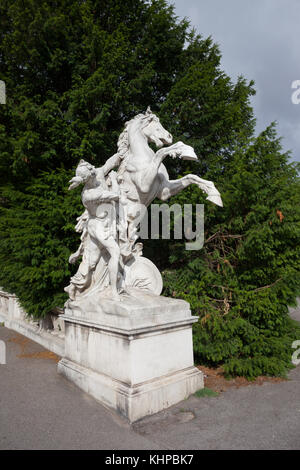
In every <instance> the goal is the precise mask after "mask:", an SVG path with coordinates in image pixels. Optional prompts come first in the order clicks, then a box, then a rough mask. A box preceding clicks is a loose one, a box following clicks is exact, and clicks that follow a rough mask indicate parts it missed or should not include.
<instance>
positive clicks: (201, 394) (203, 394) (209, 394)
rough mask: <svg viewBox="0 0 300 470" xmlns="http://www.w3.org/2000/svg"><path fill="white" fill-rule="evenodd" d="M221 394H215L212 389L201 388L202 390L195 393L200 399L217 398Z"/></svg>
mask: <svg viewBox="0 0 300 470" xmlns="http://www.w3.org/2000/svg"><path fill="white" fill-rule="evenodd" d="M218 395H219V394H218V393H217V392H214V391H213V390H211V388H206V387H204V388H201V390H198V391H197V392H196V393H195V396H196V397H198V398H202V397H217V396H218Z"/></svg>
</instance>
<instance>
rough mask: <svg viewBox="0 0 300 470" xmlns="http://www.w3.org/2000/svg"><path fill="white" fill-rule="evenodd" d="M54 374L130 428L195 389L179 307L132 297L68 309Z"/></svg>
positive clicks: (197, 377)
mask: <svg viewBox="0 0 300 470" xmlns="http://www.w3.org/2000/svg"><path fill="white" fill-rule="evenodd" d="M62 317H63V319H64V321H65V356H64V358H63V359H62V360H61V361H60V362H59V364H58V371H59V372H60V373H62V374H64V375H65V376H66V377H67V378H68V379H70V380H72V381H73V382H74V383H75V384H76V385H78V386H79V387H80V388H81V389H83V390H84V391H86V392H87V393H89V394H90V395H92V396H93V397H95V398H96V399H97V400H99V401H100V402H101V403H102V404H103V405H105V406H107V407H110V408H113V409H114V410H116V411H117V412H118V413H120V414H121V415H123V416H124V417H126V418H127V419H128V420H129V421H130V422H133V421H136V420H138V419H140V418H142V417H143V416H146V415H150V414H153V413H156V412H158V411H161V410H163V409H165V408H167V407H169V406H171V405H173V404H175V403H178V402H179V401H181V400H184V399H185V398H187V397H188V396H189V395H191V394H192V393H194V392H196V391H197V390H199V389H201V388H203V374H202V372H201V371H199V370H198V369H197V368H196V367H194V362H193V344H192V324H193V323H194V322H195V321H197V317H192V316H191V312H190V308H189V304H188V303H187V302H185V301H183V300H175V299H169V298H166V297H161V296H154V295H147V294H138V293H134V292H133V293H132V295H130V296H128V297H124V298H123V299H122V301H121V302H115V301H112V300H108V299H103V298H101V296H99V298H98V299H97V298H96V297H93V299H92V300H88V299H82V300H81V301H73V302H70V301H69V306H68V307H67V308H66V309H65V314H64V315H63V316H62Z"/></svg>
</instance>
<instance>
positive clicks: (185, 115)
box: [0, 0, 300, 378]
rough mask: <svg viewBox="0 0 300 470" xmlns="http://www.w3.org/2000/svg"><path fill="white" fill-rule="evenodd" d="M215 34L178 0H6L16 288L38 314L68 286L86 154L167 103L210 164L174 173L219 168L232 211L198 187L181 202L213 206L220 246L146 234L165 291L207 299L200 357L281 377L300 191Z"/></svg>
mask: <svg viewBox="0 0 300 470" xmlns="http://www.w3.org/2000/svg"><path fill="white" fill-rule="evenodd" d="M220 57H221V56H220V51H219V49H218V47H217V46H216V45H215V44H214V43H213V41H212V39H211V38H202V37H201V36H198V35H196V34H195V33H194V32H193V31H191V30H190V28H189V24H188V21H186V20H183V21H179V20H178V18H176V16H175V14H174V10H173V8H172V7H171V6H169V5H168V3H167V2H166V1H164V0H153V1H146V0H127V1H126V2H124V1H120V0H93V1H92V0H86V1H83V0H60V1H57V2H56V1H50V0H0V64H1V70H0V79H1V80H4V81H5V83H6V90H7V104H6V105H0V215H1V217H0V231H1V237H0V267H1V269H0V285H1V286H2V287H3V288H4V289H5V290H8V291H9V292H13V293H15V294H16V295H17V296H18V297H19V299H20V301H21V303H22V305H23V307H24V309H25V310H26V311H27V312H28V313H29V314H31V315H34V316H36V317H39V316H42V315H44V314H45V313H47V312H48V311H50V310H51V309H52V308H54V307H56V306H62V305H63V302H64V301H65V299H66V297H65V294H64V292H63V287H64V286H65V285H66V284H67V283H68V278H69V276H70V275H71V274H72V273H71V268H70V266H69V264H68V257H69V254H70V253H71V252H72V251H75V250H76V248H77V245H78V236H77V234H76V233H75V232H74V223H75V219H76V217H77V216H78V215H80V213H81V211H82V208H81V202H80V190H78V191H72V192H68V191H67V189H66V188H67V182H68V180H69V179H70V178H71V176H72V174H73V172H74V168H75V167H76V165H77V163H78V161H79V159H80V158H84V159H86V160H88V161H90V162H91V163H93V164H95V165H96V166H100V165H102V164H103V163H104V162H105V160H106V159H107V158H108V157H109V156H111V155H112V154H113V153H115V151H116V143H117V138H118V135H119V133H120V132H121V131H122V128H123V126H124V123H125V122H126V121H127V120H128V119H130V118H131V117H133V116H134V115H135V114H137V113H139V112H141V111H144V110H145V109H146V108H147V106H149V105H150V106H151V108H152V110H153V111H154V112H156V113H157V114H158V115H159V117H160V118H161V121H162V123H163V125H164V126H165V127H166V128H167V129H168V130H169V131H170V132H172V134H173V135H174V140H175V141H176V140H183V141H184V142H186V143H188V144H190V145H192V146H193V147H194V148H195V150H196V153H197V155H198V156H199V162H197V163H192V164H191V163H190V162H182V161H179V162H178V161H176V160H174V161H173V160H172V161H168V162H167V165H168V168H170V174H171V176H172V177H173V178H176V177H178V176H182V175H183V174H186V173H190V172H193V173H197V174H199V175H200V176H202V177H204V178H207V179H210V180H213V181H214V182H215V183H216V186H217V187H218V189H219V190H220V192H221V193H222V198H223V202H224V208H223V209H220V208H218V207H217V206H214V205H213V204H211V203H209V202H205V198H204V196H203V194H202V193H201V191H200V190H199V189H197V188H196V187H190V188H188V189H187V190H186V191H184V192H182V193H180V195H178V196H177V197H176V198H173V199H172V200H171V201H170V202H171V203H174V202H178V203H180V204H185V203H190V202H192V203H194V204H196V203H204V204H205V244H204V247H203V249H202V250H199V251H190V252H189V251H185V249H184V246H185V245H184V242H181V241H178V240H172V241H168V242H167V243H165V242H164V241H161V247H163V248H164V249H163V250H160V249H159V241H157V240H154V241H153V242H151V241H150V240H149V242H146V243H145V245H147V244H148V248H147V250H148V253H150V255H151V257H152V259H153V261H154V262H156V263H158V264H159V265H160V267H161V268H162V269H163V273H164V282H165V292H164V293H165V294H166V295H171V296H174V297H180V298H184V299H186V300H188V301H189V302H190V303H191V306H192V309H193V312H194V314H197V315H199V322H198V323H197V324H196V325H195V328H194V345H195V353H196V357H197V360H199V361H201V362H202V363H203V362H204V363H206V364H211V365H218V364H223V365H224V368H225V371H226V372H227V374H228V375H237V374H238V375H244V376H247V377H249V378H253V377H255V376H257V375H259V374H262V373H263V374H270V375H281V374H284V373H285V371H286V370H287V368H289V367H290V366H291V362H290V360H291V355H292V352H293V350H292V349H291V343H292V341H293V339H299V338H300V332H299V328H298V327H297V326H296V324H295V323H293V322H292V321H291V320H290V319H289V317H288V314H287V308H288V305H292V304H294V303H295V299H296V296H297V295H299V290H300V279H299V261H300V253H299V250H300V248H299V238H300V212H299V211H300V207H299V202H300V187H299V179H298V176H297V168H296V165H295V164H291V163H289V155H288V154H285V153H283V152H282V149H281V145H280V139H278V137H277V135H276V129H275V127H274V125H273V124H271V125H270V126H269V127H268V128H267V129H266V130H265V131H264V132H263V133H262V134H261V135H259V136H258V137H254V125H255V120H254V116H253V111H252V108H251V106H250V101H249V100H250V97H251V96H252V95H253V94H254V93H255V91H254V83H253V82H248V81H247V80H246V79H244V78H243V77H240V78H239V79H238V80H237V82H236V83H233V82H232V80H231V79H230V78H229V77H228V76H227V75H226V74H225V73H224V72H223V71H222V69H221V67H220Z"/></svg>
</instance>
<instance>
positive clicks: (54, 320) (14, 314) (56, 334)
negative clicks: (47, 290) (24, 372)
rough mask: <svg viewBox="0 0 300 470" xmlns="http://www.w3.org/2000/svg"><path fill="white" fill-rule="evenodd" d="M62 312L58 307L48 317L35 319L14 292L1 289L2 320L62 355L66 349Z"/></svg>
mask: <svg viewBox="0 0 300 470" xmlns="http://www.w3.org/2000/svg"><path fill="white" fill-rule="evenodd" d="M62 313H63V310H62V309H59V308H57V309H55V311H53V312H51V313H49V314H47V315H46V317H44V318H42V319H40V320H33V319H32V318H30V317H29V316H28V315H27V313H26V312H25V311H24V310H23V309H22V307H21V306H20V305H19V302H18V298H17V297H16V296H15V295H14V294H8V293H7V292H5V291H3V290H2V289H0V322H2V323H4V325H5V326H6V327H7V328H10V329H12V330H15V331H17V332H18V333H21V334H22V335H24V336H26V337H27V338H30V339H32V340H33V341H36V342H37V343H39V344H41V345H42V346H44V347H45V348H46V349H49V350H50V351H52V352H54V353H55V354H58V355H60V356H62V355H63V354H64V349H65V333H64V330H65V328H64V321H63V319H62V318H61V317H60V314H62Z"/></svg>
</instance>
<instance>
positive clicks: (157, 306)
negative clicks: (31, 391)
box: [58, 108, 222, 422]
mask: <svg viewBox="0 0 300 470" xmlns="http://www.w3.org/2000/svg"><path fill="white" fill-rule="evenodd" d="M150 143H152V144H154V145H155V146H156V147H158V150H157V151H156V152H155V151H153V150H152V148H151V146H150V145H149V144H150ZM164 146H165V147H164ZM167 156H171V157H173V158H176V157H178V158H182V159H190V160H197V156H196V155H195V152H194V150H193V148H192V147H190V146H189V145H185V144H184V143H182V142H177V143H175V144H173V145H172V136H171V134H170V133H169V132H168V131H167V130H166V129H164V128H163V126H162V125H161V123H160V122H159V119H158V117H157V116H155V114H153V113H152V112H151V110H150V109H149V108H148V109H147V111H146V112H145V113H142V114H138V115H137V116H136V117H134V118H133V119H131V120H130V121H128V122H127V123H126V124H125V129H124V131H123V132H122V133H121V135H120V137H119V140H118V149H117V152H116V154H115V155H113V156H112V157H110V158H109V159H108V160H107V161H106V163H105V164H104V165H103V166H102V167H101V168H95V167H94V166H93V165H91V164H90V163H88V162H86V161H84V160H81V161H80V162H79V164H78V167H77V169H76V175H75V176H74V177H73V178H72V179H71V181H70V187H69V189H73V188H75V187H77V186H78V185H81V184H82V185H83V189H82V193H81V198H82V204H83V206H84V208H85V210H84V212H83V214H82V215H81V216H80V217H79V218H78V220H77V225H76V231H77V232H78V233H80V234H81V243H80V246H79V248H78V250H77V251H76V253H74V254H72V255H71V256H70V258H69V261H70V262H71V263H74V262H75V261H76V260H78V259H79V258H81V262H80V264H79V267H78V270H77V272H76V273H75V274H74V276H73V277H72V278H71V279H70V284H69V285H68V286H67V287H66V288H65V290H66V292H68V294H69V299H68V301H67V302H66V304H65V308H64V314H63V315H62V319H63V321H64V324H65V350H64V356H63V357H62V359H61V360H60V361H59V363H58V371H59V373H61V374H63V375H64V376H65V377H67V378H68V379H69V380H71V381H72V382H73V383H75V384H76V385H77V386H78V387H80V388H81V389H82V390H84V391H85V392H87V393H89V394H90V395H91V396H93V397H95V398H96V399H97V400H99V401H100V402H101V403H102V404H103V405H104V406H107V407H109V408H111V409H113V410H115V411H116V412H117V413H119V414H120V415H122V416H123V417H125V418H126V419H128V420H129V421H130V422H134V421H136V420H138V419H140V418H142V417H143V416H146V415H149V414H153V413H157V412H158V411H160V410H163V409H165V408H168V407H169V406H171V405H172V404H175V403H178V402H179V401H181V400H184V399H186V398H188V397H189V396H190V395H191V394H192V393H195V392H196V391H197V390H199V389H201V388H203V387H204V376H203V373H202V372H201V371H200V370H199V368H198V367H195V366H194V357H193V337H192V325H193V324H194V323H195V322H197V321H198V317H196V316H193V315H192V313H191V310H190V305H189V304H188V302H186V301H184V300H182V299H173V298H168V297H164V296H162V295H160V294H161V291H162V278H161V274H160V272H159V270H158V269H157V268H156V266H155V265H154V264H153V263H152V261H150V260H148V259H147V258H145V257H144V256H142V248H143V246H142V243H140V242H138V238H139V235H138V228H139V224H140V222H141V217H142V215H143V213H144V212H145V211H146V208H147V207H148V206H149V205H150V204H151V203H152V201H153V200H154V199H155V198H159V199H160V200H162V201H165V200H167V199H168V198H170V197H171V196H173V195H175V194H177V193H178V192H180V191H182V190H183V189H184V188H186V187H187V186H189V185H190V184H196V185H197V186H198V187H199V188H201V189H202V190H203V191H204V192H205V193H206V194H207V199H208V200H210V201H212V202H213V203H215V204H217V205H219V206H222V200H221V197H220V193H219V192H218V190H217V189H216V188H215V186H214V184H213V183H212V182H211V181H206V180H204V179H202V178H199V176H196V175H192V174H191V175H186V176H184V177H183V178H179V179H177V180H170V179H169V176H168V172H167V170H166V167H165V166H164V164H163V161H164V159H165V157H167Z"/></svg>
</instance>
